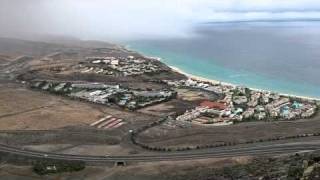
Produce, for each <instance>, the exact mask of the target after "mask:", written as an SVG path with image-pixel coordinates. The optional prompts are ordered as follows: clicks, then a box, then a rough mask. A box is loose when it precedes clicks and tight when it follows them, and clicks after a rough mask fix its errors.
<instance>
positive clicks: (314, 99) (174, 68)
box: [123, 45, 320, 101]
mask: <svg viewBox="0 0 320 180" xmlns="http://www.w3.org/2000/svg"><path fill="white" fill-rule="evenodd" d="M123 48H124V49H126V50H129V51H132V52H136V53H138V54H140V55H141V56H143V57H145V58H149V59H155V60H158V61H160V62H161V63H163V64H165V65H166V66H168V67H169V68H170V69H171V70H173V71H175V72H177V73H180V74H183V75H185V76H187V77H188V78H191V79H195V80H198V81H203V82H210V83H213V84H221V85H224V86H232V87H236V86H238V85H235V84H232V83H228V82H223V81H218V80H215V79H210V78H205V77H201V76H197V75H194V74H190V73H187V72H185V71H183V70H181V69H180V68H178V67H176V66H171V65H169V64H167V63H165V62H163V61H161V59H162V58H160V57H153V56H148V55H145V54H143V52H140V51H137V50H134V49H131V48H130V46H129V45H125V46H123ZM245 87H247V88H249V89H251V90H254V91H258V92H274V93H278V94H279V95H281V96H287V97H293V98H300V99H306V100H313V101H320V98H315V97H309V96H303V95H294V94H288V93H280V92H276V91H272V90H264V89H258V88H252V87H248V86H245Z"/></svg>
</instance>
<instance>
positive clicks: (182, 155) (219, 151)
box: [0, 140, 320, 163]
mask: <svg viewBox="0 0 320 180" xmlns="http://www.w3.org/2000/svg"><path fill="white" fill-rule="evenodd" d="M319 149H320V140H314V141H308V142H295V143H293V142H291V143H279V144H272V145H262V144H260V145H254V146H252V145H251V146H248V147H232V148H231V147H230V148H227V147H224V148H214V149H207V150H202V151H187V152H171V153H170V152H163V153H158V154H152V155H130V156H128V155H126V156H86V155H71V154H57V153H49V152H40V151H32V150H27V149H21V148H17V147H13V146H7V145H3V144H1V145H0V152H5V153H11V154H15V155H20V156H24V157H29V158H49V159H55V160H70V161H76V160H78V161H84V162H92V163H108V162H109V163H110V162H121V161H123V162H156V161H179V160H191V159H192V160H194V159H206V158H222V157H236V156H250V155H278V154H288V153H296V152H301V151H315V150H319Z"/></svg>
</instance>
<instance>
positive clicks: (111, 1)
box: [0, 0, 320, 40]
mask: <svg viewBox="0 0 320 180" xmlns="http://www.w3.org/2000/svg"><path fill="white" fill-rule="evenodd" d="M296 18H300V19H301V18H303V19H306V18H307V19H308V18H312V19H314V18H319V19H320V0H0V36H23V35H24V34H54V35H66V36H75V37H79V38H82V39H103V40H108V39H128V38H131V39H132V38H140V37H165V36H184V35H186V34H187V33H188V32H189V31H191V30H192V27H193V25H194V24H197V23H202V22H207V21H212V22H215V21H234V20H255V19H296Z"/></svg>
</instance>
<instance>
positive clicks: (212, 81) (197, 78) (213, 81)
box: [167, 65, 320, 101]
mask: <svg viewBox="0 0 320 180" xmlns="http://www.w3.org/2000/svg"><path fill="white" fill-rule="evenodd" d="M167 66H169V65H167ZM169 67H170V68H171V69H172V70H173V71H175V72H177V73H180V74H183V75H185V76H187V77H188V78H190V79H195V80H198V81H204V82H210V83H213V84H221V85H225V86H232V87H236V86H237V85H235V84H232V83H227V82H222V81H218V80H214V79H209V78H205V77H201V76H196V75H193V74H189V73H187V72H184V71H183V70H181V69H179V68H178V67H175V66H169ZM247 88H249V89H251V90H254V91H259V92H273V91H268V90H263V89H257V88H251V87H247ZM278 94H279V95H281V96H287V97H293V98H300V99H306V100H315V101H320V98H313V97H308V96H298V95H293V94H286V93H278Z"/></svg>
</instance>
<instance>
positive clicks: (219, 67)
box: [126, 22, 320, 98]
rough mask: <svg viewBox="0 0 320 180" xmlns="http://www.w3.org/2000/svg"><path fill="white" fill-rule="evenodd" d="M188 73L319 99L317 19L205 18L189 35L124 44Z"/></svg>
mask: <svg viewBox="0 0 320 180" xmlns="http://www.w3.org/2000/svg"><path fill="white" fill-rule="evenodd" d="M126 44H127V45H128V47H129V48H131V49H133V50H136V51H139V52H141V53H143V54H145V55H147V56H156V57H160V58H161V61H163V62H164V63H166V64H168V65H170V66H175V67H177V68H179V69H181V70H183V71H185V72H187V73H189V74H193V75H196V76H201V77H205V78H209V79H214V80H219V81H223V82H228V83H233V84H237V85H245V86H248V87H252V88H257V89H265V90H271V91H276V92H280V93H287V94H293V95H300V96H309V97H315V98H320V23H318V22H263V23H257V22H254V23H248V22H245V23H218V24H217V23H213V24H212V23H206V24H197V25H195V26H194V30H193V32H192V34H190V37H183V38H178V37H177V38H174V37H173V38H165V39H140V40H135V41H130V42H127V43H126Z"/></svg>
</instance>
